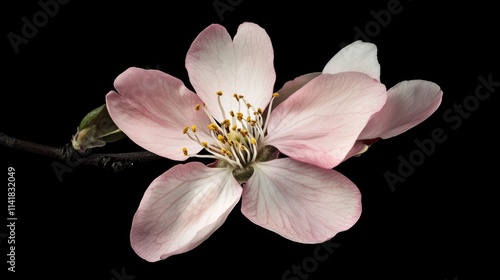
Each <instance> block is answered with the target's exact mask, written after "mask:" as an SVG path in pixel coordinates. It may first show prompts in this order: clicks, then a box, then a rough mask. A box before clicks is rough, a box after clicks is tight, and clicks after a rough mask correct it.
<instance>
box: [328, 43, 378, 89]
mask: <svg viewBox="0 0 500 280" xmlns="http://www.w3.org/2000/svg"><path fill="white" fill-rule="evenodd" d="M350 71H354V72H361V73H365V74H367V75H368V76H370V77H372V78H374V79H377V80H378V81H380V64H379V63H378V59H377V46H376V45H375V44H372V43H365V42H362V41H361V40H358V41H355V42H353V43H351V44H349V45H347V46H345V47H344V48H342V49H341V50H340V51H339V52H338V53H337V54H335V55H334V56H333V57H332V59H330V61H328V63H327V64H326V66H325V68H323V73H330V74H335V73H339V72H350Z"/></svg>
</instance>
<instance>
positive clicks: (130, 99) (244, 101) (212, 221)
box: [106, 23, 386, 262]
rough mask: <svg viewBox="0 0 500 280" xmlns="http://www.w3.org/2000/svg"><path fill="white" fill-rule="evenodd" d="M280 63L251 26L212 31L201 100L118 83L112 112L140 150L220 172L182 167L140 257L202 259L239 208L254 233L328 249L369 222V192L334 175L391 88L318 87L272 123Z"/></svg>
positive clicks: (163, 182) (135, 72) (342, 78)
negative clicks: (365, 201)
mask: <svg viewBox="0 0 500 280" xmlns="http://www.w3.org/2000/svg"><path fill="white" fill-rule="evenodd" d="M273 59H274V54H273V48H272V44H271V41H270V38H269V37H268V35H267V33H266V32H265V30H263V29H262V28H261V27H259V26H258V25H256V24H252V23H243V24H241V25H240V26H239V28H238V31H237V34H236V35H235V36H234V38H233V39H232V38H231V37H230V35H229V34H228V32H227V31H226V29H225V28H223V27H222V26H220V25H217V24H213V25H210V26H209V27H207V28H206V29H205V30H203V31H202V32H201V33H200V34H199V35H198V37H197V38H196V39H195V40H194V42H193V43H192V45H191V47H190V49H189V51H188V53H187V57H186V68H187V71H188V74H189V79H190V82H191V84H192V86H193V88H194V90H195V91H196V93H194V92H193V91H191V90H190V89H188V88H187V87H186V86H185V85H184V84H183V83H182V81H180V80H179V79H177V78H175V77H173V76H170V75H168V74H166V73H162V72H160V71H157V70H143V69H138V68H129V69H127V70H126V71H125V72H124V73H122V74H120V75H119V76H118V77H117V78H116V80H115V83H114V86H115V88H116V90H117V91H116V92H115V91H111V92H110V93H109V94H108V95H107V96H106V103H107V106H108V110H109V113H110V115H111V117H112V119H113V120H114V122H115V123H116V124H117V126H118V127H119V128H120V129H121V130H122V131H123V132H124V133H125V134H126V135H127V136H128V137H129V138H130V139H131V140H133V141H134V142H135V143H137V144H138V145H140V146H141V147H143V148H144V149H146V150H149V151H151V152H153V153H156V154H158V155H161V156H163V157H166V158H169V159H173V160H178V161H183V160H186V159H188V158H189V157H199V158H211V159H214V160H215V162H214V163H213V164H209V165H208V166H206V165H204V164H202V163H200V162H189V163H186V164H178V165H176V166H174V167H172V168H171V169H169V170H167V171H166V172H165V173H163V174H162V175H160V176H159V177H158V178H156V179H155V180H154V181H153V182H152V183H151V185H150V186H149V187H148V189H147V190H146V192H145V194H144V197H143V198H142V201H141V203H140V205H139V208H138V210H137V212H136V214H135V216H134V219H133V223H132V229H131V233H130V238H131V245H132V248H133V249H134V250H135V252H136V253H137V254H138V255H139V256H140V257H142V258H144V259H145V260H147V261H151V262H153V261H158V260H161V259H165V258H167V257H169V256H172V255H176V254H180V253H183V252H186V251H189V250H191V249H193V248H195V247H196V246H198V245H199V244H201V243H202V242H203V241H204V240H206V239H207V238H208V237H209V236H210V235H211V234H212V233H213V232H214V231H215V230H217V229H218V228H219V227H220V226H221V225H222V224H223V222H224V221H225V220H226V218H227V216H228V214H229V213H230V211H232V209H233V208H234V207H235V206H236V205H237V203H238V202H239V201H240V198H241V211H242V213H243V215H245V216H246V217H247V218H248V219H249V220H250V221H252V222H253V223H255V224H257V225H259V226H262V227H264V228H266V229H268V230H271V231H273V232H275V233H277V234H279V235H281V236H283V237H285V238H288V239H290V240H293V241H296V242H301V243H320V242H324V241H326V240H328V239H331V238H332V237H333V236H334V235H335V234H337V233H338V232H341V231H345V230H347V229H349V228H350V227H352V226H353V225H354V224H355V223H356V221H357V220H358V219H359V217H360V215H361V195H360V192H359V190H358V189H357V187H356V186H355V184H354V183H352V182H351V181H350V180H349V179H348V178H346V177H345V176H343V175H342V174H340V173H339V172H337V171H335V170H332V169H331V168H333V167H335V166H336V165H338V164H339V163H340V162H342V160H343V159H344V157H345V156H346V154H347V153H348V152H349V151H350V150H351V148H352V146H353V145H354V143H355V141H356V139H357V138H358V135H359V133H360V132H361V131H362V130H363V128H364V127H365V126H366V124H367V122H368V120H369V119H370V117H371V116H372V115H373V114H374V113H376V112H377V111H379V110H380V109H381V108H382V106H383V105H384V103H385V101H386V89H385V87H384V85H382V84H381V83H380V82H378V81H377V80H375V79H373V78H371V77H369V76H368V75H366V74H363V73H355V72H351V73H339V74H335V75H332V74H322V75H317V77H315V78H314V79H311V80H310V81H309V82H308V83H307V84H306V85H304V86H303V87H301V88H300V89H299V90H297V91H296V92H295V93H293V94H292V95H290V96H289V97H288V98H287V99H286V100H285V101H283V102H282V103H281V104H280V105H279V106H277V107H276V108H274V109H273V110H272V111H271V107H272V103H273V100H274V99H275V98H278V99H279V97H278V94H276V93H273V92H274V91H273V87H274V82H275V71H274V65H273ZM266 108H267V109H268V110H267V111H268V112H269V113H268V115H266V116H265V118H264V116H263V112H264V110H266ZM278 150H279V152H281V153H283V154H285V155H286V156H287V157H286V158H283V157H279V158H278V154H279V152H278ZM199 152H201V153H199Z"/></svg>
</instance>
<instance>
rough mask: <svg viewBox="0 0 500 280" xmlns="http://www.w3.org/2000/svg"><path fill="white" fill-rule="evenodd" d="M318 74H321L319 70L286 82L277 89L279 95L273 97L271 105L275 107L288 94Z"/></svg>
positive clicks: (288, 95)
mask: <svg viewBox="0 0 500 280" xmlns="http://www.w3.org/2000/svg"><path fill="white" fill-rule="evenodd" d="M319 75H321V72H313V73H308V74H304V75H301V76H298V77H297V78H295V79H293V80H291V81H288V82H286V83H285V84H284V85H283V87H282V88H281V89H279V90H278V93H279V96H278V97H277V98H276V99H274V101H273V106H274V107H276V106H278V105H279V104H281V102H283V101H285V100H286V99H287V98H288V97H290V95H292V94H293V93H294V92H296V91H297V90H299V89H300V88H301V87H303V86H304V85H305V84H307V83H309V82H310V81H311V80H312V79H314V78H316V77H318V76H319Z"/></svg>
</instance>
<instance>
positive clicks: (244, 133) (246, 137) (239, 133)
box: [182, 91, 278, 177]
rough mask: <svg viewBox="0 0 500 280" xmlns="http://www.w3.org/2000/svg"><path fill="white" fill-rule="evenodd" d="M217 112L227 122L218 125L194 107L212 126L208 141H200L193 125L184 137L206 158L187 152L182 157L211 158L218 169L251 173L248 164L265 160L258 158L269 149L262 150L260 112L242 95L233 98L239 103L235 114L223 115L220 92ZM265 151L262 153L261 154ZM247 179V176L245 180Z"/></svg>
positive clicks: (210, 117) (263, 132)
mask: <svg viewBox="0 0 500 280" xmlns="http://www.w3.org/2000/svg"><path fill="white" fill-rule="evenodd" d="M216 94H217V97H218V103H219V109H220V110H221V112H222V115H223V116H226V117H228V118H227V119H225V120H223V121H221V122H217V121H216V120H215V119H214V117H213V116H212V115H210V113H208V111H207V109H206V107H205V105H196V107H195V110H196V111H199V110H200V109H203V111H204V112H205V113H206V114H207V116H208V117H209V119H210V120H211V123H209V124H208V130H209V133H210V135H211V136H212V137H211V139H199V137H198V135H197V134H196V131H197V130H198V128H197V126H196V125H192V126H191V127H189V126H186V127H185V128H184V131H183V133H184V134H186V135H187V136H188V137H189V138H190V139H191V140H193V141H196V142H197V143H199V144H200V145H201V146H202V147H203V149H204V150H205V151H207V152H208V154H203V155H201V154H195V155H193V154H189V153H188V150H187V149H186V148H183V149H182V150H183V153H184V155H186V156H190V157H191V156H192V157H201V158H214V159H216V160H217V161H218V164H217V166H219V167H226V166H230V167H232V168H233V169H234V171H235V172H244V171H251V169H252V167H251V164H252V163H254V162H256V161H261V160H265V159H263V158H262V156H261V154H268V153H269V151H268V148H265V149H264V136H265V133H266V129H267V125H266V124H265V123H264V118H263V116H262V114H263V110H262V109H261V108H255V107H254V106H252V105H251V104H250V103H248V102H247V101H246V100H245V97H244V96H243V95H237V94H233V98H234V100H235V102H237V103H238V111H237V112H234V111H229V112H228V113H227V114H226V111H225V110H224V108H223V106H222V102H221V96H222V94H223V93H222V92H221V91H218V92H217V93H216ZM277 96H278V93H274V94H273V96H272V99H271V102H270V104H269V111H268V116H269V114H270V112H271V106H272V102H273V100H274V98H276V97H277ZM264 151H265V152H264ZM245 177H246V176H245Z"/></svg>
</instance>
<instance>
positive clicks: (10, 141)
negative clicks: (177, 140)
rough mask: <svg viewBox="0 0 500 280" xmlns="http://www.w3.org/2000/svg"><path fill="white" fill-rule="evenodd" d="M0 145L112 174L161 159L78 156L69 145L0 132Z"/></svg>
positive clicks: (141, 154) (143, 155) (121, 155)
mask: <svg viewBox="0 0 500 280" xmlns="http://www.w3.org/2000/svg"><path fill="white" fill-rule="evenodd" d="M0 145H3V146H5V147H7V148H11V149H14V150H20V151H25V152H29V153H34V154H39V155H43V156H47V157H50V158H53V159H56V160H60V161H64V162H70V163H71V164H72V165H74V166H80V165H82V166H94V167H99V168H105V169H110V170H112V171H114V172H119V171H123V170H124V169H126V168H128V167H131V166H133V165H134V163H140V162H148V161H153V160H158V159H162V157H160V156H158V155H156V154H153V153H151V152H148V151H142V152H131V153H117V154H89V153H87V154H84V155H82V154H79V153H77V152H76V151H75V150H74V149H73V148H72V147H71V145H70V144H66V145H64V146H62V147H52V146H47V145H42V144H37V143H33V142H29V141H25V140H19V139H16V138H13V137H10V136H8V135H6V134H5V133H3V132H0Z"/></svg>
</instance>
